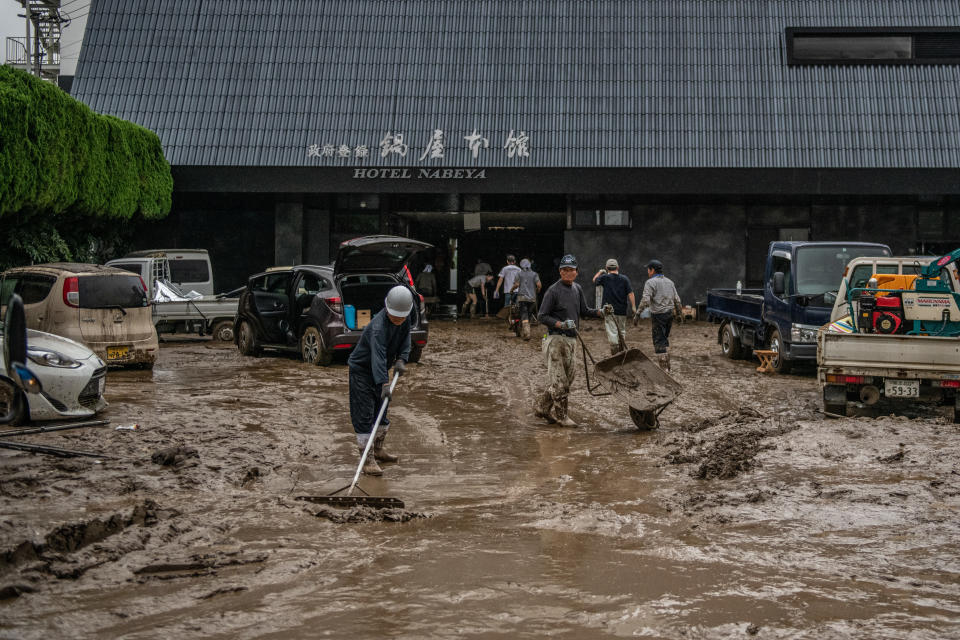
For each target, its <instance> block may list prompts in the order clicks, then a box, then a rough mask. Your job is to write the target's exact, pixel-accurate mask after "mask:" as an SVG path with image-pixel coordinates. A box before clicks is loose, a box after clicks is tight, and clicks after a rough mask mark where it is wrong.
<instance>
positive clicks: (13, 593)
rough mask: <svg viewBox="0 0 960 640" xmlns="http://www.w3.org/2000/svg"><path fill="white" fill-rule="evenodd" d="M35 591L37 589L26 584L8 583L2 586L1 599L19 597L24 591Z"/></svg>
mask: <svg viewBox="0 0 960 640" xmlns="http://www.w3.org/2000/svg"><path fill="white" fill-rule="evenodd" d="M34 591H36V589H34V588H33V587H31V586H28V585H25V584H8V585H6V586H4V587H0V601H2V600H12V599H13V598H19V597H20V596H21V595H22V594H24V593H33V592H34Z"/></svg>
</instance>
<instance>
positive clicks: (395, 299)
mask: <svg viewBox="0 0 960 640" xmlns="http://www.w3.org/2000/svg"><path fill="white" fill-rule="evenodd" d="M383 303H384V304H385V305H386V307H387V313H389V314H390V315H392V316H394V317H395V318H406V317H407V316H408V315H410V310H411V309H413V294H412V293H410V289H407V288H406V287H404V286H401V285H397V286H395V287H394V288H393V289H390V291H389V292H388V293H387V297H386V299H384V301H383Z"/></svg>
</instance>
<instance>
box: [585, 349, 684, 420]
mask: <svg viewBox="0 0 960 640" xmlns="http://www.w3.org/2000/svg"><path fill="white" fill-rule="evenodd" d="M577 340H579V341H580V347H581V348H582V350H583V369H584V371H585V372H586V376H587V391H589V392H590V395H592V396H614V397H616V398H617V399H618V400H620V401H622V402H624V403H625V404H626V405H627V407H628V408H629V409H630V419H631V420H633V423H634V424H635V425H637V427H638V428H639V429H655V428H657V427H658V426H660V413H661V412H662V411H663V410H664V409H666V408H667V406H668V405H669V404H670V403H671V402H673V401H674V400H675V399H676V397H677V396H678V395H679V394H680V391H681V386H680V383H679V382H677V381H676V380H674V379H673V378H671V377H670V375H669V374H668V373H666V372H665V371H664V370H663V369H661V368H660V367H658V366H657V365H656V364H654V363H653V361H652V360H650V358H648V357H647V356H646V354H645V353H643V351H641V350H640V349H628V348H627V345H626V344H624V342H623V340H622V339H621V341H620V352H619V353H617V354H615V355H612V356H610V357H608V358H603V359H602V360H594V359H593V355H592V354H591V353H590V350H589V349H587V345H586V343H584V341H583V338H581V337H580V332H579V331H578V332H577ZM587 358H589V359H590V363H591V364H592V365H593V366H592V369H593V379H594V382H591V381H590V369H591V367H590V366H587ZM601 389H605V391H601Z"/></svg>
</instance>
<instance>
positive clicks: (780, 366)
mask: <svg viewBox="0 0 960 640" xmlns="http://www.w3.org/2000/svg"><path fill="white" fill-rule="evenodd" d="M785 348H786V347H785V345H784V344H783V336H781V335H780V330H779V329H774V330H773V331H772V332H771V333H770V350H771V351H776V352H777V355H776V356H774V358H773V361H772V362H771V363H770V364H771V366H772V367H773V370H774V371H776V372H777V373H781V374H785V373H790V362H789V361H788V360H787V359H786V358H784V357H783V356H782V355H781V353H783V351H784V349H785Z"/></svg>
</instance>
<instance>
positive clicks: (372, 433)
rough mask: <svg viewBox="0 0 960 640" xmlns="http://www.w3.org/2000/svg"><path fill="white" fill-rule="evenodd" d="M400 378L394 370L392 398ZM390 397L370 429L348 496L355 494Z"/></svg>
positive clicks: (391, 383) (391, 382)
mask: <svg viewBox="0 0 960 640" xmlns="http://www.w3.org/2000/svg"><path fill="white" fill-rule="evenodd" d="M399 379H400V374H399V373H396V372H394V374H393V380H391V381H390V398H392V397H393V389H394V388H395V387H396V386H397V380H399ZM390 398H387V399H386V400H384V401H383V404H382V405H380V413H378V414H377V421H376V422H374V423H373V429H371V430H370V438H369V439H368V440H367V446H365V447H364V448H363V455H362V456H360V464H359V465H357V472H356V473H355V474H353V482H351V483H350V489H349V490H348V491H347V495H348V496H349V495H353V488H354V487H355V486H357V480H359V479H360V472H361V471H362V470H363V465H364V463H366V461H367V456H368V455H369V454H370V449H371V447H373V439H374V438H376V437H377V429H378V428H379V427H380V421H381V420H383V415H384V414H385V413H386V412H387V405H388V404H390Z"/></svg>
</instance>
